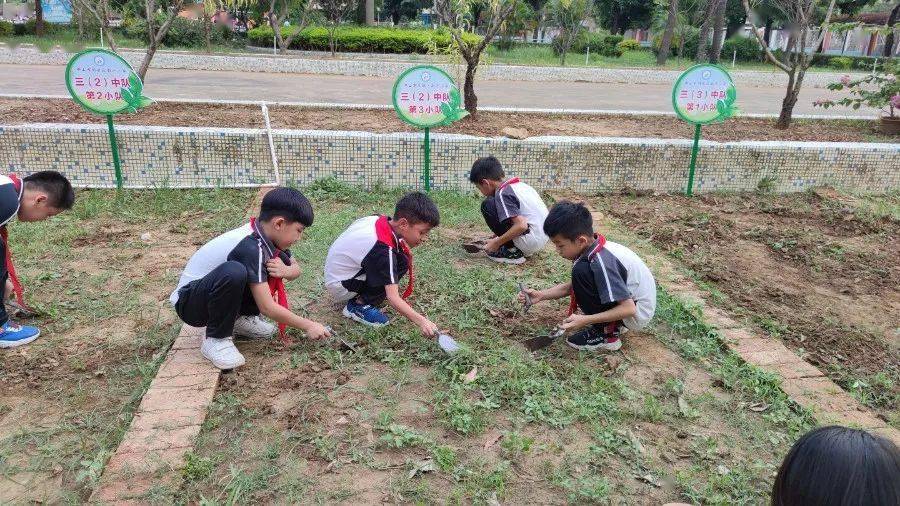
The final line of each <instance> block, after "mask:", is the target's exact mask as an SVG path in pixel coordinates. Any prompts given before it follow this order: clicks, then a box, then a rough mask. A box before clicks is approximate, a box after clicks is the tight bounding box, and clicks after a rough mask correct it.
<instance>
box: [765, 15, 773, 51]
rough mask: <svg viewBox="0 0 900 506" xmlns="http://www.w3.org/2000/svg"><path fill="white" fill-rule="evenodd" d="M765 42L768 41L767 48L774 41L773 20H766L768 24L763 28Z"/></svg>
mask: <svg viewBox="0 0 900 506" xmlns="http://www.w3.org/2000/svg"><path fill="white" fill-rule="evenodd" d="M763 40H764V41H766V47H769V42H770V41H771V40H772V19H771V18H766V24H765V26H764V27H763Z"/></svg>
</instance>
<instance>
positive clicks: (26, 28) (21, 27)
mask: <svg viewBox="0 0 900 506" xmlns="http://www.w3.org/2000/svg"><path fill="white" fill-rule="evenodd" d="M3 23H5V21H4V22H3ZM9 24H10V25H12V30H13V32H12V34H13V35H34V30H35V28H36V27H37V20H35V19H29V20H28V21H26V22H25V23H19V24H15V23H9ZM3 30H4V28H0V35H2V33H3ZM55 31H57V25H54V24H53V23H48V22H46V21H44V33H45V34H51V33H53V32H55Z"/></svg>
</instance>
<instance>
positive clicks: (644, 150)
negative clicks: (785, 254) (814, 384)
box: [0, 125, 900, 193]
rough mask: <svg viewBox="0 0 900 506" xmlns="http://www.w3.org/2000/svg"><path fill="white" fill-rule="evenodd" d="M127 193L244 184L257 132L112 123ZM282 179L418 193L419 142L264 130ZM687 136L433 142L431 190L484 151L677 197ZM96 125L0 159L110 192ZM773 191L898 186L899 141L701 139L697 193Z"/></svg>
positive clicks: (266, 159)
mask: <svg viewBox="0 0 900 506" xmlns="http://www.w3.org/2000/svg"><path fill="white" fill-rule="evenodd" d="M117 135H118V138H119V143H120V153H121V158H122V167H123V173H124V178H125V184H126V186H129V187H152V186H169V187H197V186H228V187H234V186H253V185H259V184H264V183H272V182H274V180H275V172H274V170H273V167H272V163H271V154H270V152H269V148H268V140H267V136H266V133H265V131H264V130H250V129H247V130H243V129H196V128H165V127H128V126H123V127H117ZM272 135H273V143H274V147H275V153H276V155H277V158H278V161H279V169H280V173H281V175H282V178H283V180H284V181H286V182H289V183H295V184H300V185H303V184H307V183H310V182H312V181H314V180H316V179H320V178H324V177H329V176H330V177H335V178H337V179H339V180H341V181H344V182H347V183H350V184H354V185H362V186H365V187H372V186H375V185H386V186H391V187H413V188H420V187H421V186H422V184H421V183H422V180H421V174H422V165H423V157H422V149H421V146H422V136H421V135H415V134H387V135H375V134H369V133H364V132H325V131H302V130H275V131H273V134H272ZM690 147H691V143H690V141H689V140H661V139H618V138H579V137H533V138H530V139H528V140H524V141H517V140H509V139H497V138H490V139H488V138H477V137H468V136H459V135H440V134H437V135H433V136H432V163H431V174H432V182H433V187H434V188H437V189H465V190H471V187H470V186H469V184H468V181H467V174H468V170H469V168H470V167H471V165H472V162H473V161H474V160H475V159H476V158H478V157H480V156H485V155H488V154H493V155H495V156H497V157H498V158H500V160H501V161H502V162H503V164H504V165H505V166H506V167H507V171H508V172H509V173H510V174H515V175H518V176H520V177H522V178H524V179H526V180H528V181H529V182H530V183H532V184H533V185H534V186H535V187H537V188H540V189H544V190H559V189H562V190H572V191H580V192H597V191H616V190H621V189H623V188H632V189H636V190H656V191H663V192H672V191H679V190H682V189H683V188H684V187H685V184H686V180H687V167H688V163H689V160H690ZM111 160H112V157H111V154H110V150H109V143H108V139H107V133H106V129H105V128H104V127H102V126H100V125H81V126H71V125H28V126H16V127H0V164H2V165H3V166H8V168H9V170H16V171H19V172H23V173H25V172H33V171H37V170H43V169H55V170H60V171H62V172H64V173H66V174H67V175H68V176H69V177H70V178H71V179H72V181H73V183H74V184H76V185H77V186H81V187H111V186H113V185H114V182H115V180H114V175H113V165H112V161H111ZM760 184H763V185H765V186H766V187H768V188H771V189H773V190H774V191H778V192H790V191H802V190H805V189H807V188H811V187H815V186H823V185H828V186H835V187H839V188H844V189H847V190H851V191H856V192H862V193H885V192H888V191H896V190H900V144H852V143H846V144H841V143H800V142H794V143H791V142H735V143H715V142H704V143H702V145H701V151H700V155H699V157H698V161H697V175H696V182H695V189H696V191H698V192H703V191H740V190H755V189H756V188H757V187H758V186H759V185H760Z"/></svg>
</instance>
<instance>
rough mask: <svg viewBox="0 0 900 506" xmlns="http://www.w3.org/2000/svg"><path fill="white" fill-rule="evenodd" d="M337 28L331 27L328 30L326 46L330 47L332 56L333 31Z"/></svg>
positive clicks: (332, 55) (333, 52)
mask: <svg viewBox="0 0 900 506" xmlns="http://www.w3.org/2000/svg"><path fill="white" fill-rule="evenodd" d="M336 30H337V27H331V28H329V30H328V48H329V49H331V57H332V58H334V54H335V51H334V32H335V31H336Z"/></svg>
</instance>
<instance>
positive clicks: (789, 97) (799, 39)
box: [743, 0, 836, 130]
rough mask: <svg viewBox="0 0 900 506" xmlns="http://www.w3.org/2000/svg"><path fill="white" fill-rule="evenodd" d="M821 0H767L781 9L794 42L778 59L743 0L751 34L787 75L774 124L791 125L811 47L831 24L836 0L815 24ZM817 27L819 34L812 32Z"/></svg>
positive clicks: (819, 41) (812, 47)
mask: <svg viewBox="0 0 900 506" xmlns="http://www.w3.org/2000/svg"><path fill="white" fill-rule="evenodd" d="M821 1H822V0H770V4H771V5H772V6H773V7H774V8H776V9H778V10H779V11H780V12H781V15H783V16H784V18H785V20H786V21H787V24H788V26H789V27H790V30H791V39H792V40H793V41H794V42H793V44H789V45H788V49H787V51H785V58H784V61H781V60H779V59H778V58H777V57H776V56H775V54H774V53H772V50H771V49H769V46H768V45H767V44H766V43H765V41H764V40H763V37H762V35H760V33H759V29H758V28H757V27H756V22H755V21H754V19H753V14H752V9H751V7H750V0H743V3H744V10H745V11H746V12H747V19H749V20H750V23H751V26H752V27H753V34H754V35H755V36H756V38H757V40H758V41H759V43H760V45H761V46H762V47H763V50H764V51H765V53H766V59H767V60H768V61H769V63H771V64H772V65H774V66H775V67H777V68H779V69H781V70H782V71H784V73H786V74H787V76H788V85H787V90H786V92H785V96H784V100H782V102H781V113H780V114H779V116H778V121H777V122H776V123H775V128H777V129H780V130H786V129H787V128H789V127H790V126H791V115H792V114H793V112H794V106H795V105H796V104H797V99H798V97H799V96H800V88H801V86H802V85H803V78H804V76H805V75H806V71H807V70H808V69H809V67H810V65H812V57H813V54H812V51H811V49H815V48H817V47H819V46H820V45H821V44H822V40H823V39H824V38H825V34H827V33H828V31H829V28H830V26H831V17H832V15H833V14H834V5H835V2H836V0H829V1H828V4H827V6H828V7H827V9H826V10H825V13H824V15H823V17H822V20H821V26H818V27H817V26H816V24H817V23H816V21H817V19H816V18H817V16H818V12H817V11H818V10H819V9H821V7H823V5H822V4H821V3H820V2H821ZM815 30H818V31H819V33H818V36H814V35H813V33H814V31H815Z"/></svg>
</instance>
